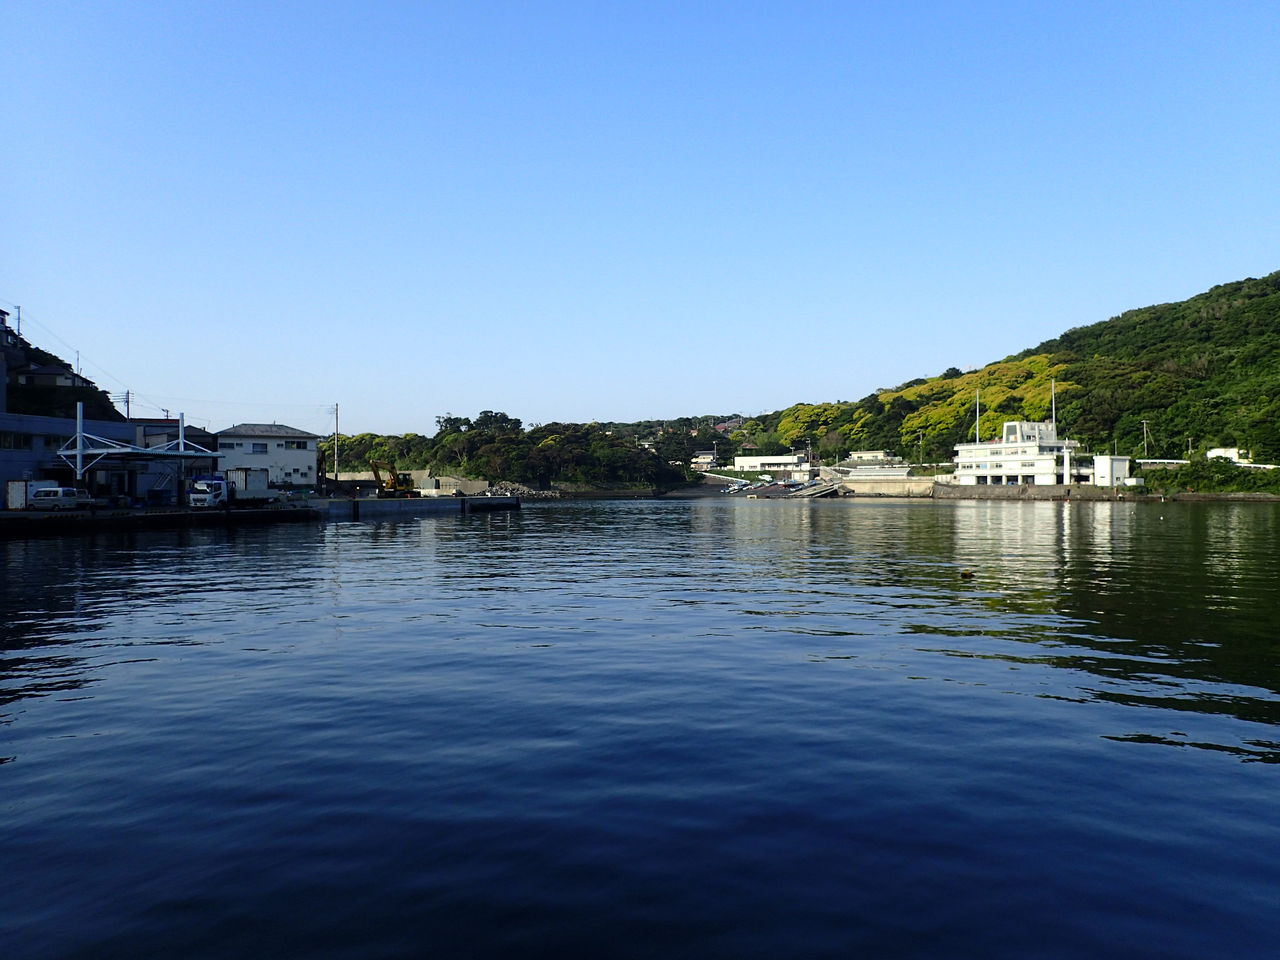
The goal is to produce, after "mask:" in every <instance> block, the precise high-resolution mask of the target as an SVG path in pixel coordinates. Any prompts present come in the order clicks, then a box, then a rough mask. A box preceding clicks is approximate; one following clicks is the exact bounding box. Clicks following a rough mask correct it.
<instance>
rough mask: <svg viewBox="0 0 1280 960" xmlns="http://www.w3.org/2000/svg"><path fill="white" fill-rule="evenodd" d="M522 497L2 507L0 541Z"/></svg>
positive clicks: (508, 504) (386, 512)
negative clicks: (204, 506)
mask: <svg viewBox="0 0 1280 960" xmlns="http://www.w3.org/2000/svg"><path fill="white" fill-rule="evenodd" d="M519 509H520V498H519V497H422V498H414V499H403V500H376V499H372V498H368V499H345V498H344V499H333V500H326V499H315V500H300V501H297V502H294V503H289V504H285V505H282V506H277V507H267V508H264V509H260V510H218V509H211V510H178V509H172V510H113V509H104V508H98V509H94V510H72V511H65V512H49V513H45V512H38V511H34V510H0V540H26V539H29V538H32V537H74V536H80V535H82V534H89V533H99V532H102V531H108V530H110V531H127V530H166V529H182V528H184V527H226V526H235V527H248V526H259V525H262V524H269V523H323V522H325V521H332V522H342V521H352V520H395V519H399V518H410V517H419V516H428V515H431V514H446V515H453V516H457V515H458V514H465V513H483V512H486V511H490V510H519Z"/></svg>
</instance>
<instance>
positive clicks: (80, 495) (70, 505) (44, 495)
mask: <svg viewBox="0 0 1280 960" xmlns="http://www.w3.org/2000/svg"><path fill="white" fill-rule="evenodd" d="M91 506H93V497H91V496H89V492H88V491H87V490H76V489H75V488H74V487H44V488H43V489H41V490H36V491H35V492H34V493H32V494H31V499H30V500H28V501H27V509H28V510H79V509H80V508H82V507H91Z"/></svg>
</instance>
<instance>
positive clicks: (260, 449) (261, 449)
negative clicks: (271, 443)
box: [249, 443, 267, 453]
mask: <svg viewBox="0 0 1280 960" xmlns="http://www.w3.org/2000/svg"><path fill="white" fill-rule="evenodd" d="M249 452H250V453H266V452H267V445H266V444H265V443H255V444H254V445H253V449H252V450H250V451H249Z"/></svg>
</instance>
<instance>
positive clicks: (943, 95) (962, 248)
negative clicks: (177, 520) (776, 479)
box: [0, 0, 1280, 433]
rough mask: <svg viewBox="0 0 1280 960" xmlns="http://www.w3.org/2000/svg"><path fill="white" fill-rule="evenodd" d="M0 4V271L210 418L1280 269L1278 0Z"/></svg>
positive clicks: (930, 336) (274, 414)
mask: <svg viewBox="0 0 1280 960" xmlns="http://www.w3.org/2000/svg"><path fill="white" fill-rule="evenodd" d="M0 13H2V19H3V24H4V26H3V33H4V38H5V43H4V47H5V66H4V68H3V70H4V75H5V77H4V81H3V85H4V89H5V93H4V95H3V96H2V97H0V120H2V121H3V128H4V130H5V134H6V136H5V150H4V152H3V156H2V157H0V191H2V192H0V200H2V202H3V207H2V213H3V220H4V229H3V231H2V236H3V239H2V240H0V306H7V305H9V304H15V303H17V304H21V305H22V308H23V315H24V318H25V319H26V322H25V323H24V333H26V334H28V335H29V338H30V339H32V340H33V341H34V342H36V343H37V344H38V345H40V346H44V347H46V348H48V349H51V350H53V351H54V352H57V353H59V354H61V355H63V356H66V357H67V359H74V357H73V355H72V354H73V351H74V350H76V349H78V350H79V351H80V356H81V358H82V363H83V369H84V372H85V373H86V374H87V375H89V376H91V377H93V378H94V379H96V380H97V382H98V383H99V385H100V386H102V387H103V388H104V389H107V390H109V391H112V392H119V391H122V390H124V389H125V388H126V387H127V388H129V389H131V390H133V391H135V392H136V393H137V394H138V395H139V396H140V397H141V401H140V404H141V405H140V407H139V408H138V409H140V410H141V411H143V412H145V413H151V412H153V411H156V410H158V409H159V408H161V407H165V408H168V409H170V410H171V411H172V412H174V413H175V414H176V412H177V411H179V410H183V411H185V412H186V414H187V416H188V418H189V419H191V420H192V421H193V422H196V423H200V424H202V425H203V424H206V423H207V424H208V425H209V426H211V427H212V428H213V429H220V428H222V427H225V426H228V425H230V424H231V423H234V422H239V421H271V420H276V421H279V422H283V423H291V424H293V425H295V426H299V427H303V428H308V429H313V430H315V431H317V432H323V431H324V430H326V429H331V428H332V418H331V416H330V415H329V414H328V413H327V412H326V411H327V408H328V407H330V406H331V405H332V404H333V403H335V402H337V403H339V404H340V405H341V409H342V428H343V431H344V432H360V431H365V430H370V431H377V432H394V433H399V432H405V431H410V430H414V431H418V432H425V433H433V432H434V430H435V417H436V416H438V415H440V414H442V413H445V412H453V413H455V414H460V415H472V414H475V413H476V412H478V411H480V410H482V409H494V410H503V411H506V412H507V413H509V414H511V415H513V416H517V417H520V418H522V419H523V420H524V421H525V422H526V423H535V422H549V421H552V420H569V421H589V420H634V419H641V418H650V417H657V418H663V417H676V416H682V415H698V414H703V413H728V412H732V411H740V412H743V413H748V414H750V413H759V412H763V411H768V410H774V409H779V408H781V407H784V406H787V405H789V404H791V403H795V402H797V401H810V402H816V401H822V400H837V399H856V398H858V397H862V396H865V395H866V394H867V393H869V392H871V391H872V390H873V389H875V388H876V387H884V386H892V385H894V384H897V383H900V382H902V381H905V380H908V379H911V378H913V377H917V376H931V375H935V374H938V373H940V372H942V370H943V369H945V368H946V367H948V366H952V365H955V366H959V367H968V366H978V365H982V364H984V363H987V362H989V361H991V360H995V359H998V358H1000V357H1003V356H1005V355H1007V354H1009V353H1012V352H1015V351H1017V350H1020V349H1022V348H1024V347H1028V346H1033V345H1035V344H1036V343H1038V342H1040V341H1041V340H1044V339H1047V338H1049V337H1051V336H1054V335H1056V334H1058V333H1060V332H1061V331H1063V330H1065V329H1067V328H1069V327H1072V326H1079V325H1081V324H1086V323H1092V322H1094V321H1097V320H1102V319H1105V318H1107V317H1109V316H1112V315H1114V314H1117V313H1119V312H1121V311H1122V310H1126V309H1129V308H1131V307H1138V306H1144V305H1147V304H1150V303H1156V302H1163V301H1170V300H1179V299H1183V298H1185V297H1187V296H1190V295H1192V294H1195V293H1198V292H1200V291H1201V290H1204V289H1206V288H1208V287H1209V286H1212V285H1213V284H1215V283H1220V282H1224V281H1228V280H1234V279H1239V278H1242V277H1246V276H1258V275H1262V274H1266V273H1269V272H1271V271H1273V270H1275V269H1277V268H1280V156H1278V154H1280V151H1278V149H1277V147H1278V146H1280V123H1277V120H1276V118H1277V116H1280V70H1278V69H1277V63H1280V55H1278V54H1277V51H1280V6H1277V5H1276V4H1275V3H1274V0H1272V2H1256V3H1233V2H1214V3H1208V2H1160V3H1127V2H1123V0H1108V2H1101V3H1092V2H1083V3H1080V2H1077V3H1060V2H1054V3H1028V2H1011V3H993V2H972V3H959V2H956V3H936V2H900V3H891V2H882V3H873V2H853V0H846V2H831V3H817V2H810V3H804V2H801V3H783V2H776V3H761V2H742V0H736V2H724V3H700V2H696V0H683V2H673V3H659V2H646V3H639V2H635V3H631V2H619V3H598V2H590V3H588V2H580V3H568V2H561V3H539V2H505V3H485V2H437V3H429V2H415V3H398V2H397V3H391V2H386V3H377V2H362V3H310V2H306V3H303V2H296V3H262V2H243V3H239V2H199V3H196V2H163V3H161V2H156V3H136V2H133V3H131V2H96V3H71V2H49V0H0ZM55 338H56V339H55Z"/></svg>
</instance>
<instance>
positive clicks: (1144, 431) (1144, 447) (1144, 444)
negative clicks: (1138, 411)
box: [1140, 420, 1151, 457]
mask: <svg viewBox="0 0 1280 960" xmlns="http://www.w3.org/2000/svg"><path fill="white" fill-rule="evenodd" d="M1140 422H1141V423H1142V455H1143V457H1145V456H1146V455H1147V434H1148V431H1147V424H1148V423H1150V422H1151V421H1149V420H1142V421H1140Z"/></svg>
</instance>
